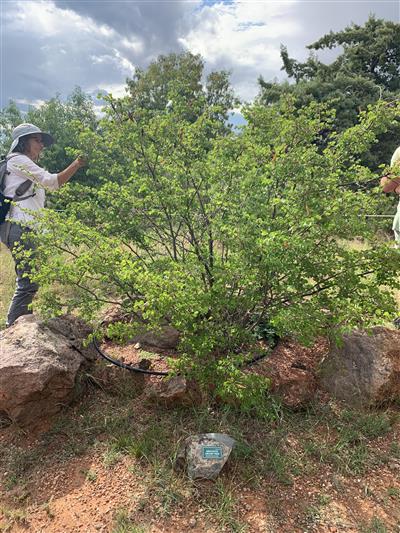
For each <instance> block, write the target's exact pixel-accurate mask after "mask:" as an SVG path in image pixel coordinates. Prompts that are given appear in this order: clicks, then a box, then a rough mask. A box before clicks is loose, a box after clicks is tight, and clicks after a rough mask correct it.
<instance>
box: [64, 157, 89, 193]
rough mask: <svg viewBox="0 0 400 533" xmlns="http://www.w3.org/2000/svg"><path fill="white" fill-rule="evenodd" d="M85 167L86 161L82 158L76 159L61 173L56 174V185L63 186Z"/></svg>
mask: <svg viewBox="0 0 400 533" xmlns="http://www.w3.org/2000/svg"><path fill="white" fill-rule="evenodd" d="M85 165H86V161H85V159H84V158H83V157H78V158H76V159H75V161H73V162H72V163H71V164H70V165H69V166H68V167H67V168H65V169H64V170H62V171H61V172H58V174H57V180H58V185H59V187H61V185H64V184H65V183H67V181H69V180H70V179H71V178H72V176H73V175H74V174H76V172H77V171H78V170H79V169H80V168H82V167H84V166H85Z"/></svg>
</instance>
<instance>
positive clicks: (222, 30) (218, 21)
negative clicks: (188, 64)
mask: <svg viewBox="0 0 400 533" xmlns="http://www.w3.org/2000/svg"><path fill="white" fill-rule="evenodd" d="M296 1H297V0H291V1H289V2H285V3H277V2H268V1H267V2H235V3H232V4H224V3H222V2H221V3H218V4H213V5H211V6H205V7H203V9H201V10H197V13H196V15H195V17H194V20H193V26H192V29H191V30H190V31H189V32H188V33H187V35H185V36H183V37H181V38H180V42H181V43H182V44H183V45H184V46H185V48H187V49H188V50H190V51H192V52H194V53H199V54H201V55H202V56H203V57H204V59H205V60H206V61H207V62H209V63H218V62H219V60H220V59H221V57H224V58H227V57H229V58H230V59H231V62H232V63H234V64H235V65H239V66H240V65H244V66H258V65H259V64H260V63H264V64H265V62H266V61H268V62H269V63H270V64H271V65H273V66H275V67H278V68H279V66H280V56H279V42H278V41H277V39H278V38H282V39H284V38H285V37H286V36H288V35H292V36H293V35H294V34H296V33H297V32H299V31H300V27H299V25H298V23H296V21H295V20H293V19H291V18H290V17H289V9H290V7H291V6H292V4H294V3H296Z"/></svg>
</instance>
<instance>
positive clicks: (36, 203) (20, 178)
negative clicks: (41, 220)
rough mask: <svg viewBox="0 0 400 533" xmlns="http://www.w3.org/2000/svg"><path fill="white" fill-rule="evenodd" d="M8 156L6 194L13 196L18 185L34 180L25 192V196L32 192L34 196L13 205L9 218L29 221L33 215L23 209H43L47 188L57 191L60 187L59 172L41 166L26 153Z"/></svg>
mask: <svg viewBox="0 0 400 533" xmlns="http://www.w3.org/2000/svg"><path fill="white" fill-rule="evenodd" d="M10 155H11V154H10ZM8 157H9V159H8V162H7V170H8V172H9V174H8V175H7V176H6V178H5V180H6V181H5V188H4V195H5V196H8V197H10V198H13V197H14V195H15V191H16V189H17V188H18V186H19V185H21V183H24V181H26V180H27V179H30V180H32V185H31V186H30V187H29V189H28V190H27V191H26V193H24V194H23V197H25V196H29V195H31V194H34V196H31V197H30V198H27V199H26V200H22V201H21V202H18V203H17V204H16V205H13V206H11V208H10V211H9V212H8V216H7V218H8V219H16V220H21V221H23V222H27V221H29V220H32V219H33V217H32V215H30V214H29V213H27V212H25V211H23V210H24V209H30V210H32V211H38V210H39V209H43V207H44V204H45V200H46V193H45V190H46V189H47V190H49V191H55V190H56V189H58V188H59V185H58V179H57V174H51V173H50V172H47V170H44V169H43V168H41V167H39V166H38V165H37V164H36V163H35V162H34V161H32V159H29V157H28V156H26V155H24V154H17V155H11V157H10V156H8Z"/></svg>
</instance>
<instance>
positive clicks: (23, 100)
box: [15, 98, 46, 107]
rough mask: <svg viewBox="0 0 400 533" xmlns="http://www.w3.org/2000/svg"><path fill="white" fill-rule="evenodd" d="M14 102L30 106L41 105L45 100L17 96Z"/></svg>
mask: <svg viewBox="0 0 400 533" xmlns="http://www.w3.org/2000/svg"><path fill="white" fill-rule="evenodd" d="M15 103H16V104H20V105H27V106H32V107H41V106H42V105H43V104H45V103H46V102H45V100H29V99H27V98H17V99H16V100H15Z"/></svg>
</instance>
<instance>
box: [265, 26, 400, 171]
mask: <svg viewBox="0 0 400 533" xmlns="http://www.w3.org/2000/svg"><path fill="white" fill-rule="evenodd" d="M307 48H308V49H309V50H311V54H310V57H309V58H308V59H307V61H306V62H304V63H301V62H298V61H296V60H295V59H292V58H290V57H289V54H288V51H287V48H286V47H285V46H282V47H281V57H282V61H283V67H282V69H283V70H285V72H286V73H287V75H288V77H289V78H293V79H294V81H295V83H294V84H290V83H288V82H283V83H268V82H266V81H265V80H264V79H263V78H262V77H260V78H259V84H260V88H261V91H260V95H259V99H260V101H261V102H263V103H264V104H267V105H269V104H272V103H274V102H277V101H278V100H279V98H280V97H281V96H282V95H286V94H292V95H294V96H295V97H296V99H297V102H298V103H297V105H298V106H304V105H307V104H309V103H310V102H311V101H314V100H315V101H318V102H330V103H331V104H332V106H333V107H334V108H335V109H336V119H335V122H334V127H335V129H337V130H338V131H342V130H344V129H345V128H348V127H350V126H352V125H354V124H355V123H356V122H357V120H358V115H359V112H360V111H361V110H366V108H367V106H368V105H369V104H371V103H373V102H376V101H377V100H378V99H384V100H387V101H390V100H395V99H397V98H398V97H399V95H400V24H396V23H394V22H391V21H385V20H382V19H377V18H375V17H374V16H370V17H369V19H368V21H367V22H366V23H365V25H364V26H359V25H356V24H352V25H350V26H348V27H346V28H345V29H344V30H343V31H340V32H330V33H329V34H327V35H325V36H323V37H322V38H321V39H319V40H318V41H316V42H315V43H313V44H311V45H309V46H308V47H307ZM325 49H342V51H341V52H340V53H339V55H338V57H337V58H336V60H334V61H333V62H332V63H330V64H325V63H323V62H322V61H320V60H319V59H318V57H317V55H316V54H315V52H316V51H318V50H325ZM399 137H400V125H399V123H398V122H397V123H396V124H393V125H392V126H391V128H389V130H388V132H385V133H384V134H382V135H381V136H380V137H379V138H378V142H377V143H376V144H375V145H374V146H372V147H371V149H370V150H369V152H368V154H365V155H364V163H365V164H367V165H368V166H370V167H371V168H374V169H376V168H377V167H378V166H379V164H382V163H384V164H387V163H388V161H390V156H391V154H392V153H393V151H394V149H395V148H396V147H397V146H398V144H399Z"/></svg>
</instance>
